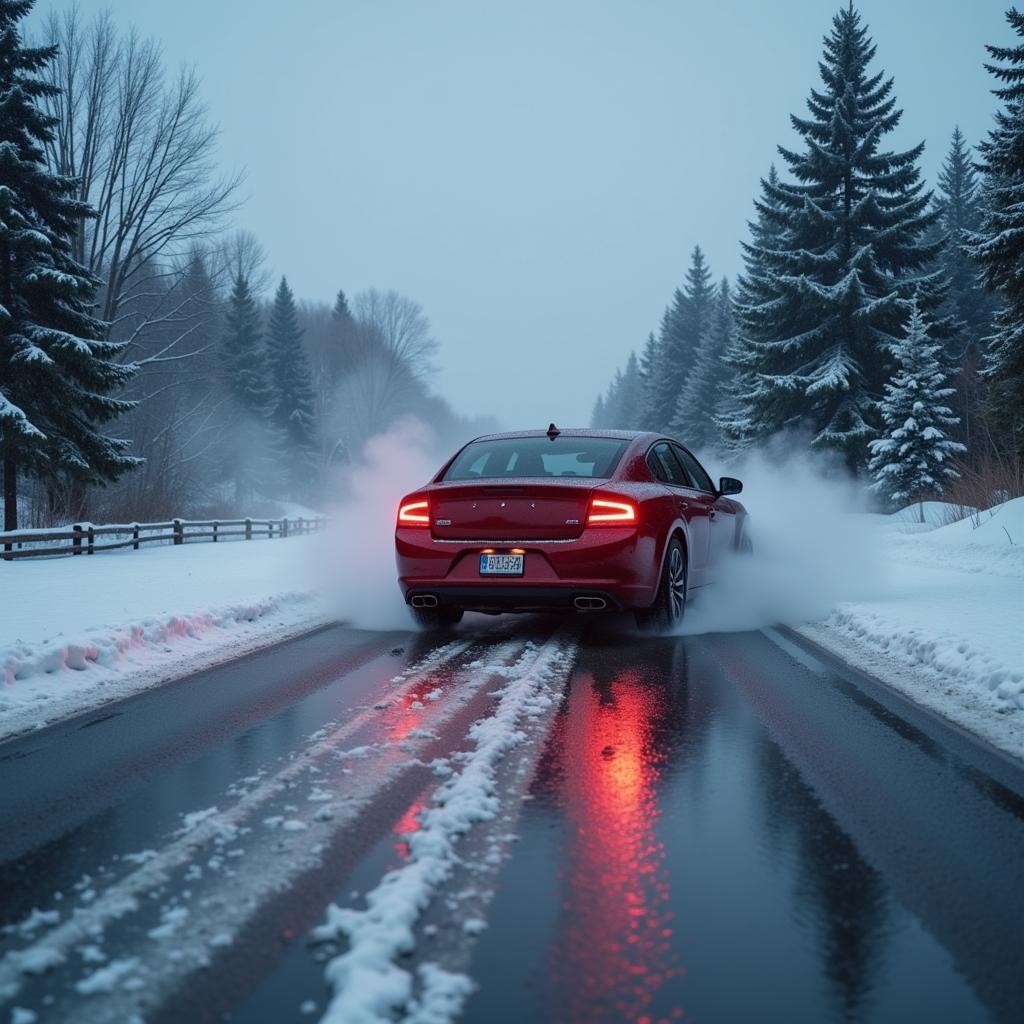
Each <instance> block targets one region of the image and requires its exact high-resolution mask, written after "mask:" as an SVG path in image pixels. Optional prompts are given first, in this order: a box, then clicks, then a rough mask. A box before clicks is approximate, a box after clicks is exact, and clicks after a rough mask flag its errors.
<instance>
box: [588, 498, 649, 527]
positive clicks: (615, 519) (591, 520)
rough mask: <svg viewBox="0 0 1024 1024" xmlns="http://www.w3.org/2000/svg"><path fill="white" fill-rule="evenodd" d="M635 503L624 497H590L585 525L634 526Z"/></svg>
mask: <svg viewBox="0 0 1024 1024" xmlns="http://www.w3.org/2000/svg"><path fill="white" fill-rule="evenodd" d="M636 521H637V509H636V505H635V504H634V503H633V502H632V501H627V500H626V499H625V498H615V499H612V498H592V499H591V501H590V512H589V513H588V514H587V526H635V525H636Z"/></svg>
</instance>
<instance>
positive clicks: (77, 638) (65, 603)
mask: <svg viewBox="0 0 1024 1024" xmlns="http://www.w3.org/2000/svg"><path fill="white" fill-rule="evenodd" d="M324 537H325V535H323V534H314V535H311V536H305V537H288V538H284V539H275V540H255V541H250V542H245V541H235V542H229V543H222V544H209V543H205V544H203V543H200V544H185V545H183V546H179V547H173V546H166V547H165V546H161V547H156V548H150V549H148V550H145V549H144V550H142V551H137V552H136V551H131V550H128V551H123V552H110V553H103V554H97V555H94V556H92V557H89V556H85V555H83V556H79V557H77V558H68V557H65V558H54V559H24V560H22V561H18V562H8V563H0V570H2V571H0V738H2V737H4V736H8V735H11V734H12V733H16V732H21V731H24V730H27V729H33V728H39V727H41V726H43V725H45V724H47V723H48V722H52V721H55V720H57V719H59V718H63V717H66V716H68V715H70V714H74V713H75V712H77V711H81V710H83V709H87V708H90V707H94V706H98V705H100V704H102V703H105V702H107V701H109V700H112V699H116V698H120V697H124V696H127V695H128V694H130V693H133V692H136V691H138V690H141V689H145V688H146V687H148V686H153V685H155V684H157V683H160V682H164V681H166V680H168V679H173V678H177V677H180V676H181V675H184V674H186V673H188V672H191V671H194V670H197V669H199V668H202V667H204V666H207V665H211V664H216V663H217V662H220V661H225V660H227V659H229V658H232V657H235V656H237V655H239V654H243V653H245V652H247V651H250V650H254V649H256V648H258V647H262V646H265V645H267V644H269V643H273V642H276V641H278V640H281V639H284V638H286V637H288V636H291V635H294V634H296V633H300V632H302V631H304V630H306V629H310V628H312V627H314V626H316V625H317V624H319V623H321V622H323V621H326V620H327V619H328V618H329V617H330V616H329V615H328V612H327V609H326V608H325V606H324V603H323V601H322V599H321V598H319V597H317V596H316V595H315V593H314V589H313V588H312V587H311V584H310V581H311V580H312V579H315V578H317V573H316V572H315V571H314V569H313V566H314V564H315V563H316V562H318V561H319V562H322V556H323V552H324V549H325V546H326V542H325V540H324Z"/></svg>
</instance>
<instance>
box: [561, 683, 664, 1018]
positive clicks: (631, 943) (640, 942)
mask: <svg viewBox="0 0 1024 1024" xmlns="http://www.w3.org/2000/svg"><path fill="white" fill-rule="evenodd" d="M588 684H589V685H588ZM653 703H654V702H653V700H652V697H651V694H650V692H649V690H647V689H646V688H645V686H644V683H643V681H642V680H641V679H640V678H639V676H636V675H634V674H633V673H624V674H622V675H621V676H619V677H618V678H617V679H616V680H615V681H614V682H613V683H612V684H611V685H610V686H602V687H601V688H600V689H598V688H595V687H594V685H593V684H592V681H591V680H589V679H588V678H587V677H582V678H580V677H577V679H576V681H575V684H574V686H573V690H572V693H571V695H570V700H569V708H568V709H567V712H566V716H565V750H566V752H567V754H568V757H569V760H568V763H567V764H566V779H565V783H564V785H565V797H566V801H567V805H568V806H567V808H566V812H567V815H568V818H569V821H570V823H571V826H572V828H573V836H572V839H571V849H570V851H569V855H568V866H567V871H568V877H567V879H566V885H567V887H568V889H569V892H570V895H569V897H568V901H567V904H568V905H567V906H566V914H565V916H564V918H563V925H562V932H563V934H562V935H561V936H560V937H559V938H558V939H557V940H556V943H555V945H554V947H553V949H554V950H555V951H557V952H555V959H556V961H558V960H561V961H564V963H563V964H562V966H563V967H564V968H565V969H566V970H567V971H568V972H569V973H570V974H571V976H572V978H573V990H572V991H570V992H568V993H566V997H565V998H566V1002H567V1004H568V1005H567V1006H566V1010H567V1017H568V1019H569V1020H571V1021H574V1022H576V1021H580V1022H582V1021H586V1020H589V1019H591V1017H592V1015H593V1013H594V1011H595V1008H596V1007H607V1008H608V1009H609V1010H613V1011H614V1017H611V1016H610V1017H609V1018H608V1019H616V1020H623V1021H637V1022H639V1021H648V1022H650V1024H657V1022H659V1021H668V1020H678V1019H680V1018H681V1017H682V1010H681V1009H680V1008H678V1007H675V1008H672V1009H670V1010H669V1011H668V1012H667V1013H666V1012H665V1011H664V1010H663V1009H662V1010H661V1012H659V1013H657V1014H652V1012H651V1010H652V1003H653V1002H654V1001H655V999H656V997H657V994H658V992H659V990H660V989H661V988H662V986H663V985H664V984H665V983H666V982H667V981H669V980H670V979H671V978H673V977H675V976H677V975H679V974H681V973H683V969H682V968H681V967H680V966H679V964H678V962H677V958H676V956H675V955H674V953H673V949H672V914H671V912H670V911H669V909H668V907H669V883H668V871H667V867H666V865H665V850H664V845H663V843H662V842H661V840H660V839H659V838H658V835H657V833H656V830H655V826H656V823H657V821H658V818H659V815H660V810H659V807H658V802H657V795H656V792H655V784H656V782H657V780H658V776H659V762H660V755H659V754H658V752H657V750H656V749H655V747H654V744H653V741H652V729H651V719H652V715H653V714H655V709H654V708H653V707H652V705H653ZM554 967H555V970H556V971H557V970H558V969H559V965H558V964H557V963H556V964H555V965H554ZM557 987H558V986H556V990H557ZM660 1002H662V1005H663V1001H660Z"/></svg>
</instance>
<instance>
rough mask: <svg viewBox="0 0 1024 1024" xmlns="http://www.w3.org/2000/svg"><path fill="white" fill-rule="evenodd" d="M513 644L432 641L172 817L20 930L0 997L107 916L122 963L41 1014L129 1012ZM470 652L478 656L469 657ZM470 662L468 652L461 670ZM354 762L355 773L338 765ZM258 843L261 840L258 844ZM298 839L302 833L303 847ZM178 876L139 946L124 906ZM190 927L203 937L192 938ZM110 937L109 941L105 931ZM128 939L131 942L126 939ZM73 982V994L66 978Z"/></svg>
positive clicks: (141, 908)
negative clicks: (383, 694) (342, 711)
mask: <svg viewBox="0 0 1024 1024" xmlns="http://www.w3.org/2000/svg"><path fill="white" fill-rule="evenodd" d="M495 641H496V643H495ZM523 646H524V645H523V643H522V642H519V641H507V640H503V639H502V638H500V637H494V638H493V639H492V638H489V637H486V636H485V637H483V638H481V639H477V638H470V639H465V640H456V641H452V642H450V643H448V644H445V645H443V646H441V647H438V648H435V649H434V650H432V651H431V652H429V653H428V654H427V655H426V656H424V657H423V658H422V659H420V660H419V661H418V662H417V663H415V664H414V665H413V666H411V667H410V668H408V669H406V670H405V671H404V672H403V673H400V674H399V675H397V676H395V677H394V678H393V679H392V680H391V682H392V684H393V685H396V686H397V687H399V689H398V690H396V691H395V693H394V694H393V695H391V699H390V700H389V701H387V702H384V703H378V705H376V706H375V707H374V708H369V709H367V710H365V711H363V712H361V713H359V714H357V715H356V716H355V717H353V718H352V719H350V720H348V721H346V722H345V723H344V724H342V725H340V726H338V727H336V728H325V729H322V730H319V731H318V732H316V733H314V734H313V735H312V736H311V737H310V739H311V740H312V741H313V742H312V746H310V747H309V748H307V749H306V750H304V751H302V753H300V754H298V755H297V756H295V757H294V758H293V759H292V760H291V761H290V762H289V763H288V764H286V765H285V766H284V767H283V768H282V769H280V770H279V771H278V772H276V773H275V774H274V775H272V776H271V777H269V778H266V779H259V780H258V781H256V783H255V784H254V785H252V786H251V787H249V786H246V785H243V786H242V787H241V788H239V786H238V784H236V785H235V786H233V787H231V788H230V789H229V793H233V794H235V795H237V796H238V799H237V801H236V803H235V804H234V805H233V806H231V807H228V808H226V809H224V810H220V809H219V808H217V807H212V808H206V809H202V810H198V811H196V812H194V813H193V814H189V815H186V816H185V818H184V823H183V826H182V828H181V829H180V830H178V832H177V833H175V835H174V837H173V839H172V840H171V842H169V843H168V844H167V845H165V846H164V847H162V848H161V849H159V850H157V851H146V852H145V853H144V854H140V855H137V856H136V857H135V858H134V862H135V863H138V865H139V866H138V867H136V868H135V870H133V871H131V872H129V873H128V874H127V875H125V876H123V877H121V878H120V879H118V880H117V881H115V882H113V883H112V884H110V885H109V886H108V887H107V888H106V889H105V890H103V891H102V892H100V893H98V894H97V895H95V896H93V897H92V898H91V901H90V902H88V903H86V904H84V905H79V906H77V907H76V908H75V910H74V911H73V912H72V915H71V916H70V917H68V918H66V919H65V920H63V921H61V922H59V923H57V924H56V925H54V926H52V927H46V928H45V930H42V931H39V930H38V929H33V941H32V942H31V943H30V944H29V945H28V946H26V947H24V948H22V949H17V950H12V951H10V952H8V953H7V954H6V955H5V956H4V957H3V958H2V959H0V1000H11V999H13V998H14V996H16V995H17V994H18V992H19V991H20V990H21V988H22V987H23V985H24V983H25V981H26V979H27V978H28V977H32V976H34V975H38V974H41V973H44V972H46V971H48V970H51V969H54V968H59V969H62V970H63V969H64V968H67V969H68V970H69V971H72V972H74V971H76V968H77V962H76V963H74V964H73V963H72V953H73V952H75V951H76V950H79V951H80V950H81V949H82V948H88V947H92V948H96V947H97V946H98V945H99V944H100V943H101V941H102V939H103V937H104V935H105V933H106V931H107V929H108V928H109V927H110V926H111V925H114V924H119V926H121V928H122V930H128V931H131V932H132V942H133V943H134V946H135V947H136V948H132V949H131V950H130V952H131V954H132V957H131V959H132V960H133V962H132V963H131V965H130V971H129V970H127V969H126V970H124V971H122V972H121V973H122V975H125V976H126V977H122V976H121V975H118V976H116V977H115V974H116V971H115V972H114V973H111V974H110V977H111V983H110V984H109V985H107V984H106V981H107V978H106V976H105V974H104V972H107V973H110V971H111V969H112V968H118V965H120V964H122V963H124V959H117V958H114V959H111V960H109V961H108V962H105V963H101V964H100V966H99V968H98V969H96V968H95V963H94V964H93V967H92V968H90V969H89V970H87V972H86V974H85V976H84V977H80V978H78V979H77V984H78V986H79V989H78V990H79V992H80V993H89V992H92V993H95V994H93V995H91V996H89V997H88V998H86V999H84V1000H82V999H75V998H74V988H75V985H74V984H71V983H69V984H67V985H64V986H63V992H62V994H63V995H65V996H67V997H68V998H69V999H71V1000H73V1008H72V1005H68V1006H61V1007H58V1008H57V1009H56V1012H55V1016H57V1014H59V1013H60V1012H65V1013H67V1015H68V1017H69V1018H70V1019H74V1020H75V1021H76V1022H77V1021H81V1022H83V1024H84V1022H88V1021H93V1020H100V1021H108V1020H118V1021H128V1020H131V1019H132V1018H133V1016H134V1015H137V1014H138V1013H139V1012H140V1011H142V1012H145V1011H148V1010H152V1009H153V1008H154V1007H155V1006H158V1005H159V1004H160V1002H161V1000H162V999H163V998H165V997H166V995H167V994H168V993H170V992H171V991H172V990H173V988H174V986H175V984H176V982H177V981H178V980H180V978H181V977H183V976H184V975H185V974H187V973H188V972H190V971H192V970H195V969H196V968H199V967H205V966H207V965H209V964H210V962H211V959H212V957H213V956H214V955H215V954H216V950H217V949H218V948H221V947H228V946H230V945H231V943H232V941H233V938H234V936H235V935H237V934H238V932H239V931H240V930H241V929H242V928H243V927H244V925H245V923H246V921H247V920H249V919H250V918H251V917H252V916H253V915H254V914H255V913H257V912H258V910H259V908H260V905H261V903H262V902H263V900H264V899H265V898H266V897H268V896H270V895H271V894H273V893H274V892H277V891H280V890H281V889H282V888H284V887H287V886H289V885H290V884H294V882H295V879H296V878H297V876H299V875H300V874H302V873H304V872H305V871H307V870H310V869H312V868H314V867H316V866H317V865H318V864H319V863H320V860H321V854H322V853H323V851H324V849H325V848H326V847H327V846H328V845H330V843H331V842H332V841H334V840H336V839H337V838H338V836H339V835H340V834H341V833H343V832H344V831H345V830H346V829H347V828H348V827H350V826H351V825H352V824H353V823H354V822H355V821H356V820H357V819H358V817H359V815H360V813H361V812H362V811H363V810H364V809H365V808H366V807H367V805H368V804H370V803H371V802H372V800H373V798H374V796H375V794H377V793H378V792H380V791H381V790H383V789H384V788H385V787H386V786H387V785H388V784H389V783H390V782H392V781H394V779H395V778H397V777H398V776H399V775H400V774H401V773H402V771H403V770H405V768H406V767H408V766H409V765H410V764H415V763H418V762H416V753H417V751H419V750H421V749H423V748H424V747H425V746H427V745H429V744H430V743H432V742H436V732H435V730H436V729H439V728H441V727H443V725H444V724H445V723H446V722H447V721H448V720H449V719H450V718H452V717H453V716H454V715H455V714H457V713H458V711H459V710H460V709H461V708H462V707H463V706H464V705H465V702H466V701H468V700H469V699H470V698H471V697H472V696H473V695H474V694H475V693H476V692H477V691H478V690H479V689H480V688H481V687H482V686H484V685H485V684H487V683H490V682H491V681H492V680H493V671H492V670H497V671H500V670H502V669H504V668H505V666H506V665H507V663H508V662H509V661H511V660H513V659H514V658H515V657H516V655H517V654H518V653H519V652H520V651H521V650H522V648H523ZM481 650H482V651H483V652H484V653H483V655H482V657H478V656H477V654H478V652H479V651H481ZM471 657H475V658H476V660H475V661H473V662H472V664H471V665H466V664H465V662H466V661H467V660H468V659H469V658H471ZM460 662H461V664H459V663H460ZM453 666H454V667H453ZM449 670H450V671H451V673H452V676H451V678H452V681H453V683H452V686H451V691H452V692H450V693H449V698H450V699H436V700H431V701H426V702H415V703H421V704H422V707H421V708H420V709H418V710H422V711H423V715H422V716H421V718H420V726H419V728H416V729H412V730H409V731H407V732H406V733H405V735H395V730H394V726H395V722H396V720H400V712H401V711H402V710H406V709H408V708H409V707H410V706H411V704H410V700H409V698H410V697H411V696H412V695H414V694H416V693H417V691H418V690H423V691H424V693H426V692H427V691H428V687H432V686H433V685H434V683H435V682H436V681H437V678H438V676H440V675H442V674H444V673H445V672H446V671H449ZM382 712H383V713H382ZM389 719H390V721H389ZM382 726H383V728H384V729H385V731H390V732H391V733H392V735H391V736H389V737H388V738H387V741H386V742H382V743H374V744H370V745H364V746H362V747H358V748H356V749H354V750H345V749H343V747H344V744H345V743H346V742H348V741H350V740H351V739H352V738H353V737H354V736H356V735H358V734H359V733H360V732H362V731H365V730H371V731H372V730H374V729H380V728H381V727H382ZM357 761H358V764H359V770H358V771H357V770H355V769H354V768H352V767H350V765H354V764H356V763H357ZM243 781H248V780H243ZM303 781H305V782H307V783H308V784H309V785H310V787H311V791H310V792H309V793H308V794H307V795H306V797H305V799H302V800H301V805H298V804H287V805H286V807H287V808H290V809H289V810H287V812H286V814H282V815H269V816H264V817H263V818H262V820H260V818H258V817H257V816H258V815H261V814H262V815H266V813H267V811H268V810H276V809H277V808H276V807H274V804H275V803H280V802H281V801H282V800H288V799H291V800H298V799H299V798H297V797H296V796H295V795H294V794H295V791H296V789H297V787H298V786H299V785H300V784H301V783H302V782H303ZM275 819H278V820H275ZM268 838H269V839H272V840H274V841H273V842H268V841H266V840H267V839H268ZM311 838H312V839H313V840H315V841H314V842H312V843H308V842H307V841H308V840H309V839H311ZM238 851H240V852H238ZM229 858H230V859H229ZM125 859H127V860H129V861H132V860H133V858H125ZM201 860H202V863H200V861H201ZM218 862H219V863H218ZM242 869H244V870H242ZM179 873H181V874H183V875H184V880H185V881H186V882H190V883H191V890H188V891H186V896H187V899H186V900H185V901H183V902H179V903H178V904H177V905H175V906H172V907H169V908H164V910H165V912H164V913H162V914H161V919H160V923H159V924H158V925H157V926H156V927H155V928H150V929H148V936H147V938H148V939H149V940H150V941H149V942H146V941H145V940H142V939H141V936H142V935H146V933H147V929H146V928H141V929H140V928H135V929H125V928H124V925H126V924H127V923H128V922H129V921H130V920H131V919H132V918H133V917H134V916H135V915H142V916H145V914H146V912H147V911H149V912H150V913H151V912H152V911H153V910H154V909H155V904H154V903H153V901H152V900H151V899H148V897H150V896H151V895H152V894H153V893H154V892H155V891H157V890H159V889H160V888H161V887H163V886H167V885H169V884H170V883H171V882H172V881H173V880H174V878H175V876H176V874H179ZM204 889H205V890H209V891H208V892H204ZM179 929H180V931H179ZM176 932H177V933H178V934H177V935H175V933H176ZM204 934H205V935H206V936H208V938H200V939H198V940H195V939H194V937H195V936H202V935H204ZM190 936H191V937H193V940H192V941H191V942H190V941H189V937H190ZM172 937H173V938H172ZM168 940H171V941H170V942H168ZM181 940H185V941H181ZM111 941H112V942H115V943H116V942H117V936H114V937H113V938H112V940H111ZM140 945H141V946H142V948H141V949H140V948H137V947H139V946H140ZM126 956H127V954H126ZM78 973H81V972H80V971H79V972H78ZM83 982H85V984H86V987H85V989H82V988H81V987H80V986H81V984H82V983H83ZM62 1002H63V1000H62ZM140 1003H144V1004H145V1005H144V1007H143V1006H140ZM47 1012H48V1013H49V1012H53V1011H51V1010H48V1011H47Z"/></svg>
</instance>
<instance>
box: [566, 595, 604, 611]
mask: <svg viewBox="0 0 1024 1024" xmlns="http://www.w3.org/2000/svg"><path fill="white" fill-rule="evenodd" d="M573 604H574V605H575V606H576V608H577V610H579V611H581V612H598V611H600V610H601V609H602V608H607V607H608V602H607V601H606V600H605V599H604V598H603V597H577V598H574V599H573Z"/></svg>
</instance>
